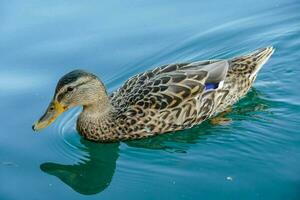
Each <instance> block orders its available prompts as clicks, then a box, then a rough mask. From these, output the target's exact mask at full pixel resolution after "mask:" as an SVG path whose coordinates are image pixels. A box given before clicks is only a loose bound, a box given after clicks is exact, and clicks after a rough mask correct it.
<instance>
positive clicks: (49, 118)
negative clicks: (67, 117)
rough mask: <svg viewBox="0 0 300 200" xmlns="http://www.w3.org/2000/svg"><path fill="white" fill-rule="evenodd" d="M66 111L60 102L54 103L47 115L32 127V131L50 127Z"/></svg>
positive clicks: (51, 104)
mask: <svg viewBox="0 0 300 200" xmlns="http://www.w3.org/2000/svg"><path fill="white" fill-rule="evenodd" d="M65 110H66V107H64V106H62V105H61V104H60V103H59V102H57V101H52V102H51V103H50V105H49V106H48V108H47V110H46V112H45V114H44V115H43V116H42V117H41V118H40V119H39V120H38V121H37V122H36V123H35V124H34V125H33V126H32V129H33V130H34V131H39V130H41V129H44V128H46V127H48V126H49V125H50V124H51V123H52V122H54V121H55V120H56V118H57V117H58V116H59V115H60V114H61V113H63V112H64V111H65Z"/></svg>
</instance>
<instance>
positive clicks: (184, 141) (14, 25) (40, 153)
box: [0, 0, 300, 200]
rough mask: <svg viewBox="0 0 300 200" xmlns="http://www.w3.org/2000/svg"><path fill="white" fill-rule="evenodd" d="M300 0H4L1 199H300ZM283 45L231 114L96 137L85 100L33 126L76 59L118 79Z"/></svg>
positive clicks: (0, 7)
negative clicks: (88, 134) (90, 138)
mask: <svg viewBox="0 0 300 200" xmlns="http://www.w3.org/2000/svg"><path fill="white" fill-rule="evenodd" d="M299 11H300V2H299V1H297V0H295V1H292V0H272V1H271V0H266V1H258V0H244V1H236V0H233V1H215V0H211V1H206V2H204V1H203V2H202V1H179V0H178V1H166V0H163V1H135V0H133V1H88V2H83V1H48V2H46V1H26V2H25V1H8V0H7V1H6V0H4V1H1V2H0V22H1V26H0V99H1V100H0V101H1V104H0V109H1V112H0V121H1V124H0V125H1V126H0V199H1V200H14V199H72V200H74V199H111V200H112V199H166V198H169V199H191V200H192V199H193V200H194V199H299V198H300V116H299V114H300V95H299V81H300V80H299V76H300V67H299V63H300V56H299V55H300V12H299ZM268 45H274V46H275V48H276V49H277V50H276V52H275V54H274V55H273V57H272V58H271V59H270V61H269V62H268V63H267V64H266V65H265V66H264V68H263V69H262V70H261V73H260V75H259V76H258V78H257V81H256V83H255V84H254V88H253V90H252V91H251V92H250V93H249V94H248V95H247V97H245V98H244V99H243V100H242V101H240V102H239V103H238V104H237V105H235V108H234V110H233V111H232V112H231V113H230V114H229V115H228V117H230V118H231V119H232V122H231V123H230V124H228V125H219V126H213V125H211V124H210V123H208V122H207V123H204V124H202V125H200V126H198V127H195V128H193V129H190V130H186V131H181V132H177V133H172V134H167V135H163V136H159V137H153V138H150V139H144V140H140V141H132V142H125V143H124V142H121V143H115V144H95V143H91V142H87V141H85V140H83V139H82V138H81V137H80V136H79V135H78V134H77V132H76V131H75V120H76V116H77V115H78V113H79V112H80V109H79V108H77V109H73V110H70V111H68V112H67V113H65V114H64V115H63V116H61V117H60V118H59V119H58V120H57V121H56V122H55V123H54V124H53V125H52V126H51V127H49V128H48V129H46V130H45V131H43V132H42V133H40V134H36V133H34V132H33V131H32V130H31V125H32V123H33V122H34V121H35V120H36V119H37V118H38V117H39V116H40V115H41V114H42V112H43V111H44V109H45V107H46V106H47V105H48V102H49V100H50V98H51V97H52V95H53V91H54V87H55V85H56V82H57V80H58V79H59V78H60V77H61V76H62V75H63V74H65V73H67V72H69V71H70V70H73V69H75V68H82V69H85V70H88V71H91V72H94V73H96V74H97V75H99V76H100V77H101V78H102V79H103V81H104V82H105V84H106V85H107V87H108V89H109V91H113V90H114V89H116V88H117V87H119V86H120V85H121V84H122V83H123V82H124V81H125V80H126V79H127V78H129V77H130V76H132V75H134V74H136V73H138V72H142V71H144V70H147V69H151V68H153V67H155V66H158V65H161V64H166V63H174V62H179V61H196V60H204V59H213V58H228V57H232V56H235V55H239V54H242V53H245V52H249V51H251V50H254V49H256V48H259V47H264V46H268Z"/></svg>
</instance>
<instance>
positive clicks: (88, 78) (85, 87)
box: [32, 70, 108, 131]
mask: <svg viewBox="0 0 300 200" xmlns="http://www.w3.org/2000/svg"><path fill="white" fill-rule="evenodd" d="M107 99H108V96H107V92H106V89H105V87H104V85H103V83H102V82H101V81H100V80H99V79H98V78H97V76H95V75H94V74H91V73H88V72H85V71H82V70H74V71H72V72H69V73H68V74H66V75H64V76H63V77H62V78H61V79H60V80H59V81H58V83H57V86H56V89H55V93H54V96H53V99H52V101H51V102H50V104H49V106H48V108H47V110H46V112H45V114H44V115H43V116H42V117H41V118H40V119H39V120H38V121H37V122H36V123H35V124H34V125H33V126H32V129H33V130H34V131H38V130H41V129H44V128H46V127H47V126H49V125H50V124H51V123H52V122H54V121H55V119H56V118H57V117H58V116H59V115H60V114H62V113H63V112H64V111H66V110H68V109H70V108H72V107H75V106H86V107H88V106H92V105H97V104H103V103H106V101H107Z"/></svg>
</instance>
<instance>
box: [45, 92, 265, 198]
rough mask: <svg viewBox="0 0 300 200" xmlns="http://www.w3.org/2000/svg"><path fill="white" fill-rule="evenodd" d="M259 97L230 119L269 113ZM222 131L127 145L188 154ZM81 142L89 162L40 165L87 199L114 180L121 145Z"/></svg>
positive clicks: (252, 96) (202, 129)
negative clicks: (263, 112) (189, 150)
mask: <svg viewBox="0 0 300 200" xmlns="http://www.w3.org/2000/svg"><path fill="white" fill-rule="evenodd" d="M259 96H260V94H259V93H258V92H257V91H256V90H254V89H252V91H251V92H250V93H249V94H248V95H247V97H246V98H244V99H243V100H242V101H241V102H240V103H239V104H238V105H237V106H236V108H235V109H234V110H233V112H232V113H231V114H229V116H230V117H233V118H234V120H242V119H245V117H246V118H247V117H250V118H251V117H254V113H255V112H253V111H262V110H266V109H267V108H268V107H269V105H270V102H268V101H266V100H264V99H261V98H259ZM251 113H252V114H251ZM240 116H243V117H240ZM220 128H222V126H213V125H210V124H209V123H208V122H205V123H204V124H202V125H200V126H198V127H195V128H192V129H188V130H185V131H179V132H176V133H171V134H164V135H161V136H157V137H152V138H148V139H143V140H136V141H130V142H126V144H127V145H128V146H131V147H136V148H146V149H155V150H163V151H168V152H174V153H185V152H186V151H187V150H188V149H189V147H190V145H188V144H193V143H197V142H199V141H201V140H205V139H206V138H208V137H209V136H210V135H211V134H214V133H215V132H218V131H217V130H216V129H220ZM219 131H220V130H219ZM80 142H81V144H82V145H83V146H84V147H85V151H87V153H88V154H89V158H88V160H86V161H82V162H79V163H76V164H73V165H63V164H57V163H50V162H49V163H43V164H41V166H40V168H41V170H42V171H44V172H46V173H48V174H50V175H54V176H56V177H57V178H59V179H60V180H61V181H63V182H64V183H66V184H67V185H69V186H70V187H71V188H73V189H74V190H75V191H76V192H79V193H81V194H85V195H92V194H96V193H99V192H101V191H103V190H104V189H105V188H106V187H108V186H109V184H110V182H111V180H112V177H113V175H114V172H115V169H116V161H117V159H118V157H119V145H120V143H112V144H97V143H92V142H89V141H86V140H84V139H81V141H80Z"/></svg>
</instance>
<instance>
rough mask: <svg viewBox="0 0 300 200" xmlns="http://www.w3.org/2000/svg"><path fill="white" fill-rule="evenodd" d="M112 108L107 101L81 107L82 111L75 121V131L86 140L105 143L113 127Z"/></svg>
mask: <svg viewBox="0 0 300 200" xmlns="http://www.w3.org/2000/svg"><path fill="white" fill-rule="evenodd" d="M114 123H115V121H114V108H113V106H112V105H111V103H110V101H109V99H108V98H107V100H105V101H104V100H103V99H102V100H101V103H100V101H99V102H97V103H94V104H91V105H85V106H83V110H82V112H81V114H80V115H79V117H78V120H77V130H78V131H79V132H80V133H81V134H82V135H83V136H84V137H86V138H87V139H90V140H95V141H105V138H110V137H111V134H114V133H113V131H112V130H113V129H112V128H113V127H114Z"/></svg>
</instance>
